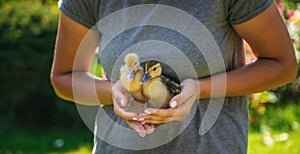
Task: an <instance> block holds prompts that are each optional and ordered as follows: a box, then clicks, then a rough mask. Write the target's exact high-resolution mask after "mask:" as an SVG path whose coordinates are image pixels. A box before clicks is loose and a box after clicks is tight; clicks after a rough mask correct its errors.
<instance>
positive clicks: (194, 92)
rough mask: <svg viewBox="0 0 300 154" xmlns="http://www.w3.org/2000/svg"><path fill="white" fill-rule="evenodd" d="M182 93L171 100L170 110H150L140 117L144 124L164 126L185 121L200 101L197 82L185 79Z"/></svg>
mask: <svg viewBox="0 0 300 154" xmlns="http://www.w3.org/2000/svg"><path fill="white" fill-rule="evenodd" d="M181 85H182V87H183V88H182V91H181V92H180V93H179V94H178V95H175V96H174V97H173V98H172V99H171V100H170V104H169V105H170V107H171V108H168V109H153V108H148V109H146V110H145V114H141V115H139V116H138V118H139V119H142V120H140V122H141V123H142V124H145V123H151V124H162V123H166V122H170V121H183V120H185V119H186V117H187V116H188V115H189V113H190V110H191V108H192V106H193V104H194V102H195V101H196V99H198V95H199V88H198V84H197V81H196V80H193V79H185V80H184V81H183V82H182V84H181Z"/></svg>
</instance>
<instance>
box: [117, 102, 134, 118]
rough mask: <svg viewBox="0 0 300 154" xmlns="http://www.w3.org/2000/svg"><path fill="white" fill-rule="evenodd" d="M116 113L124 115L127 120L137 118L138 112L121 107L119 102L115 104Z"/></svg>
mask: <svg viewBox="0 0 300 154" xmlns="http://www.w3.org/2000/svg"><path fill="white" fill-rule="evenodd" d="M114 112H115V115H117V116H119V117H122V118H123V119H125V120H137V119H138V118H137V114H136V113H134V112H129V111H126V110H125V109H124V108H122V107H120V106H119V104H117V103H116V104H114Z"/></svg>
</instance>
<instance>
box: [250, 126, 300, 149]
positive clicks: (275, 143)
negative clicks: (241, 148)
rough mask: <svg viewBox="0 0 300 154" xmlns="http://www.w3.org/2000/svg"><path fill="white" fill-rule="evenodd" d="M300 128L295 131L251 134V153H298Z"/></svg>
mask: <svg viewBox="0 0 300 154" xmlns="http://www.w3.org/2000/svg"><path fill="white" fill-rule="evenodd" d="M299 145H300V130H298V131H294V132H289V133H288V132H269V131H265V132H262V133H250V134H249V148H248V153H249V154H285V153H288V154H298V153H300V146H299Z"/></svg>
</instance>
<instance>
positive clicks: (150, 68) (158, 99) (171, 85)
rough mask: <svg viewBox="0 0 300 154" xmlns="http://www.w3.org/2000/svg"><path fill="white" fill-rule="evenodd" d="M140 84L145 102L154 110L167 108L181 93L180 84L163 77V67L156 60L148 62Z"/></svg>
mask: <svg viewBox="0 0 300 154" xmlns="http://www.w3.org/2000/svg"><path fill="white" fill-rule="evenodd" d="M140 82H141V83H143V86H142V91H143V95H144V97H145V100H146V102H148V103H149V105H150V106H151V107H153V108H167V107H168V106H169V101H170V99H171V98H172V97H173V96H174V95H175V94H178V93H179V92H180V91H181V87H180V85H179V84H177V83H175V82H173V81H171V80H170V79H168V78H166V77H164V76H163V75H162V66H161V64H160V62H159V61H156V60H151V61H148V62H146V64H145V73H144V75H143V77H142V79H141V80H140Z"/></svg>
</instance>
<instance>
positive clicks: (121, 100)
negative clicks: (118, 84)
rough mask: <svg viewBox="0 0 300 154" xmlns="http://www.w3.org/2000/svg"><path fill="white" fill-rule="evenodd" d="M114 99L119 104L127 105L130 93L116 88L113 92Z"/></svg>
mask: <svg viewBox="0 0 300 154" xmlns="http://www.w3.org/2000/svg"><path fill="white" fill-rule="evenodd" d="M113 99H114V101H115V102H116V103H118V104H119V105H121V106H126V105H127V104H128V100H129V95H128V94H127V93H126V92H120V91H118V90H116V91H114V92H113Z"/></svg>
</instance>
